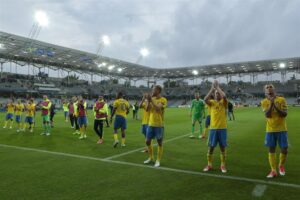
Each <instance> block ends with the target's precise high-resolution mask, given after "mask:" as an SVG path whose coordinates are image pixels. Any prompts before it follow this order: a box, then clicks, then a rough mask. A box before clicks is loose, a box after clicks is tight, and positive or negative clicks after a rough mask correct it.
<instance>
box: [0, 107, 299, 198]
mask: <svg viewBox="0 0 300 200" xmlns="http://www.w3.org/2000/svg"><path fill="white" fill-rule="evenodd" d="M89 113H90V114H89V115H90V116H89V126H88V131H87V133H88V138H87V140H78V135H76V136H74V135H72V133H73V129H71V128H70V124H69V123H66V122H64V118H63V112H62V111H61V112H59V114H57V115H56V116H55V118H54V120H55V128H54V129H52V135H51V136H49V137H46V136H40V133H41V132H42V126H41V121H40V120H41V117H40V116H39V114H40V113H38V114H37V117H36V125H37V127H36V128H35V130H34V133H30V132H29V131H27V132H25V133H23V132H22V133H17V132H16V128H15V127H16V124H15V123H14V129H12V130H10V129H2V128H1V129H0V144H7V145H13V146H20V147H29V148H34V149H41V150H47V151H55V152H64V153H71V154H76V155H84V156H91V157H97V158H107V157H110V156H114V155H117V154H121V153H124V152H127V151H132V150H135V149H137V148H141V147H143V146H144V139H143V136H142V134H141V133H140V121H136V120H132V119H131V115H129V117H128V131H127V138H126V145H127V146H126V148H120V147H118V148H116V149H113V148H112V143H113V137H112V132H113V130H112V128H104V131H105V136H104V141H105V142H104V144H102V145H97V144H96V141H97V137H96V134H95V133H94V131H93V130H92V127H93V126H92V125H93V119H92V116H91V111H90V112H89ZM299 113H300V108H290V109H289V114H288V118H287V124H288V130H289V142H290V145H291V146H290V148H289V155H288V159H287V163H286V170H287V175H286V176H285V177H278V178H275V179H273V180H272V181H275V182H284V183H293V184H298V185H299V184H300V174H299V169H300V157H299V154H300V149H299V147H300V139H299V137H298V132H299V130H300V124H299V119H300V117H299ZM235 115H236V119H237V120H236V121H235V122H232V121H228V144H229V147H228V151H227V155H228V156H227V158H228V159H227V168H228V173H227V174H226V175H230V176H238V177H244V178H251V179H260V180H265V181H267V179H266V178H265V176H266V175H267V173H268V172H269V164H268V160H267V148H266V147H264V146H263V143H264V135H265V120H264V116H263V113H262V112H261V111H260V109H259V108H241V109H237V110H236V111H235ZM4 117H5V115H4V113H2V114H1V119H4ZM165 121H166V126H165V139H166V140H168V139H171V138H174V137H177V136H180V135H185V134H187V133H189V132H190V130H191V120H190V119H189V117H188V110H187V109H177V108H169V109H167V111H166V117H165ZM155 150H156V148H155ZM206 152H207V145H206V141H202V140H199V139H194V140H191V139H189V138H188V137H184V138H181V139H177V140H174V141H171V142H169V143H166V144H165V146H164V154H163V157H162V161H161V165H162V166H163V167H168V168H175V169H184V170H189V171H198V172H201V171H202V169H203V167H204V166H205V165H206V162H207V161H206ZM146 158H147V155H146V154H144V153H141V152H139V151H137V152H133V153H131V154H128V155H124V156H121V157H118V158H114V159H113V160H116V161H126V162H129V163H136V164H141V163H142V162H143V161H144V160H145V159H146ZM0 160H1V164H0V180H1V181H0V196H1V199H99V198H101V199H116V198H124V199H129V198H130V199H158V198H161V199H196V198H203V199H221V198H222V199H224V198H227V199H253V198H254V197H253V196H252V191H253V189H254V187H255V186H256V185H257V184H258V183H257V184H256V183H251V182H250V183H249V182H245V181H237V180H227V179H219V178H214V177H206V176H200V175H193V174H183V173H178V172H170V171H163V170H155V169H151V168H141V167H138V166H126V165H119V164H115V163H108V162H102V161H97V160H87V159H79V158H72V157H64V156H58V155H51V154H47V153H41V152H33V151H22V150H19V149H13V148H6V147H0ZM219 160H220V159H219V149H216V151H215V154H214V162H213V164H214V169H215V170H214V171H212V172H209V173H211V174H217V175H222V174H221V173H220V171H219V169H218V168H219V163H220V161H219ZM226 175H225V176H226ZM299 194H300V189H299V188H291V187H284V186H274V185H267V189H266V191H265V193H264V194H263V199H289V200H291V199H297V198H298V197H299Z"/></svg>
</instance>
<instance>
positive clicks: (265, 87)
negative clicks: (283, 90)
mask: <svg viewBox="0 0 300 200" xmlns="http://www.w3.org/2000/svg"><path fill="white" fill-rule="evenodd" d="M268 86H272V87H273V89H275V87H274V85H273V84H271V83H269V84H266V85H265V86H264V89H267V87H268Z"/></svg>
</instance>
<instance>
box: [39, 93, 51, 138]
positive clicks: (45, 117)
mask: <svg viewBox="0 0 300 200" xmlns="http://www.w3.org/2000/svg"><path fill="white" fill-rule="evenodd" d="M51 105H52V103H51V101H50V100H49V99H48V96H47V95H43V101H42V102H41V103H40V108H41V113H42V121H43V127H44V132H42V133H41V135H46V136H49V135H50V130H51V126H50V108H51Z"/></svg>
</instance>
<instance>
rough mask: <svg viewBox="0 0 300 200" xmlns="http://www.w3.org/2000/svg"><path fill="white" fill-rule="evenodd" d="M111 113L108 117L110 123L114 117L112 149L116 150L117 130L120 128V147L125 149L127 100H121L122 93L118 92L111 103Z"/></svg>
mask: <svg viewBox="0 0 300 200" xmlns="http://www.w3.org/2000/svg"><path fill="white" fill-rule="evenodd" d="M113 107H114V108H113V111H112V114H111V116H110V121H111V122H112V118H113V116H114V115H116V117H115V121H114V144H113V147H114V148H116V147H117V146H118V144H119V139H118V129H119V128H121V132H122V143H121V146H122V147H125V146H126V145H125V130H126V128H127V122H126V117H127V115H128V113H129V103H128V101H127V100H125V99H123V93H122V92H119V93H118V94H117V99H116V100H115V101H114V103H113Z"/></svg>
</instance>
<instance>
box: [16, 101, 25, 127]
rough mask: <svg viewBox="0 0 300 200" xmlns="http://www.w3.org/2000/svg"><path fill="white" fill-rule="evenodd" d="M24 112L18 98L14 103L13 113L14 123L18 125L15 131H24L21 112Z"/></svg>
mask: <svg viewBox="0 0 300 200" xmlns="http://www.w3.org/2000/svg"><path fill="white" fill-rule="evenodd" d="M23 112H24V104H23V103H22V101H21V99H18V102H17V104H16V105H15V115H16V123H17V125H18V127H17V132H20V131H24V129H22V114H23Z"/></svg>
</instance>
